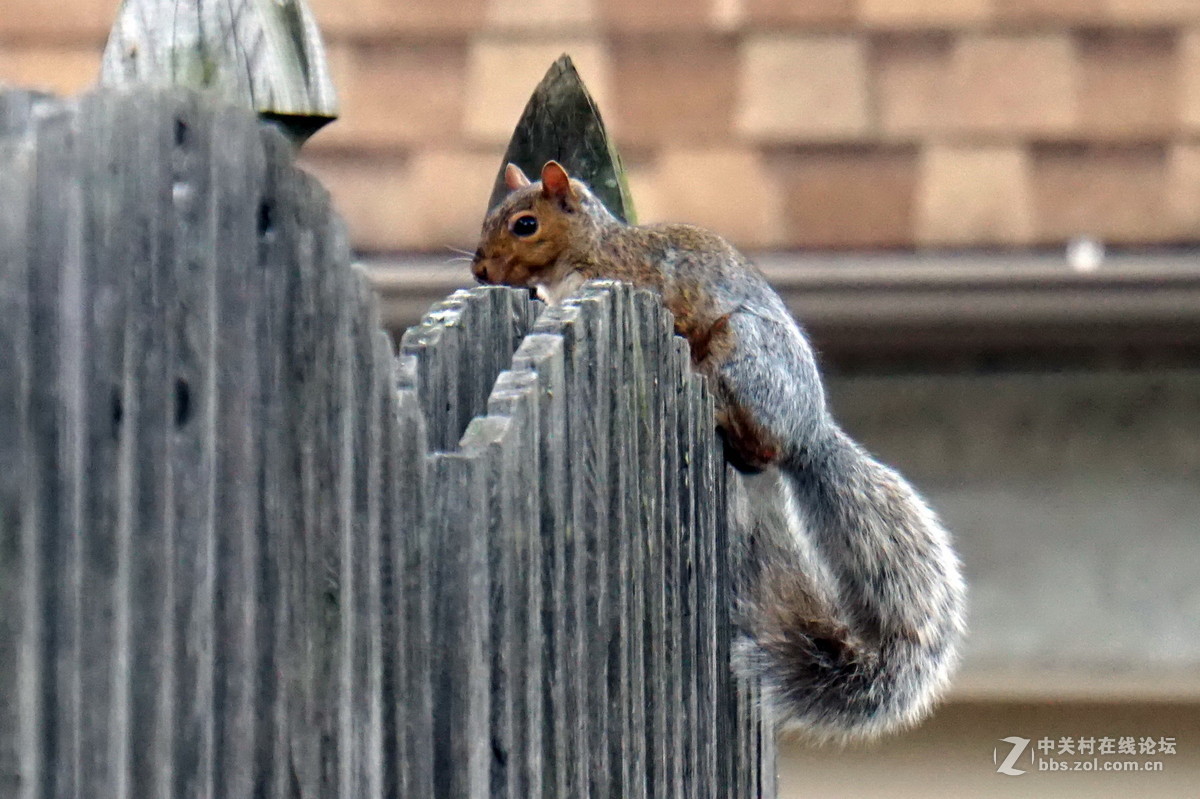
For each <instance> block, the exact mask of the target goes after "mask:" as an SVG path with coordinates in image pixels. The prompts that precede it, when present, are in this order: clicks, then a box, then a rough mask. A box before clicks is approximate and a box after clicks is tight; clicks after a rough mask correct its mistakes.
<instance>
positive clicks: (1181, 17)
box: [1107, 0, 1200, 24]
mask: <svg viewBox="0 0 1200 799" xmlns="http://www.w3.org/2000/svg"><path fill="white" fill-rule="evenodd" d="M1107 5H1108V13H1109V15H1110V16H1111V17H1112V19H1113V20H1115V21H1117V22H1146V23H1151V24H1159V23H1164V22H1195V21H1196V20H1200V3H1197V2H1196V0H1107Z"/></svg>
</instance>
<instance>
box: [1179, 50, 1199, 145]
mask: <svg viewBox="0 0 1200 799" xmlns="http://www.w3.org/2000/svg"><path fill="white" fill-rule="evenodd" d="M1178 47H1179V52H1178V58H1179V62H1178V63H1179V78H1178V80H1179V118H1180V122H1181V123H1182V124H1183V125H1184V126H1185V127H1187V128H1188V129H1189V130H1191V131H1193V132H1194V131H1197V130H1200V30H1193V31H1188V32H1187V33H1186V34H1184V35H1183V36H1182V37H1180V40H1179V45H1178Z"/></svg>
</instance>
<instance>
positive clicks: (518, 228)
mask: <svg viewBox="0 0 1200 799" xmlns="http://www.w3.org/2000/svg"><path fill="white" fill-rule="evenodd" d="M509 229H510V230H512V232H513V235H514V236H520V237H521V238H525V237H526V236H532V235H533V234H534V233H537V229H538V221H537V217H536V216H534V215H533V214H521V215H520V216H518V217H517V218H516V219H514V220H513V221H512V223H511V224H510V225H509Z"/></svg>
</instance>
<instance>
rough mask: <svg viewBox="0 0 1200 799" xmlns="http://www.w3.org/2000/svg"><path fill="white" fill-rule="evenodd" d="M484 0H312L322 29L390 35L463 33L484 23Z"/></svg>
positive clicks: (343, 33)
mask: <svg viewBox="0 0 1200 799" xmlns="http://www.w3.org/2000/svg"><path fill="white" fill-rule="evenodd" d="M484 3H485V0H453V2H447V0H310V3H309V5H310V7H311V8H312V11H313V14H314V16H316V19H317V24H318V25H320V27H321V30H322V31H323V32H324V33H325V34H326V35H327V36H328V37H329V38H330V39H331V40H335V41H336V40H337V39H338V38H341V37H344V36H353V37H366V38H387V37H391V36H395V35H396V34H401V35H403V34H417V35H431V34H455V33H458V34H461V33H470V32H474V31H477V30H479V29H480V28H481V27H483V23H484V18H485V15H484V10H485V9H484Z"/></svg>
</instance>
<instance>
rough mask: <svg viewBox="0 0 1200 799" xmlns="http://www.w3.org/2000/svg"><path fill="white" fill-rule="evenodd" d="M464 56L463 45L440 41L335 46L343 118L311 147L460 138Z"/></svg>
mask: <svg viewBox="0 0 1200 799" xmlns="http://www.w3.org/2000/svg"><path fill="white" fill-rule="evenodd" d="M466 58H467V54H466V47H465V45H461V44H457V43H445V42H438V41H433V42H408V43H406V44H405V45H404V46H402V47H396V46H389V45H382V44H364V45H358V46H350V45H341V44H334V45H332V46H331V47H330V49H329V63H330V70H331V72H332V74H333V81H334V85H335V86H337V88H338V96H339V99H340V101H341V117H340V118H339V119H338V120H337V122H335V123H334V124H332V125H330V126H329V127H328V128H327V129H326V130H324V131H322V132H321V134H320V135H318V136H317V137H316V138H314V139H313V143H312V146H313V147H318V148H319V147H326V146H361V147H370V148H379V147H395V146H412V145H419V144H422V143H425V142H429V141H438V142H443V143H445V142H446V141H447V140H450V141H453V140H454V139H456V138H459V137H460V136H461V130H462V114H463V105H464V101H465V94H466V90H465V82H466Z"/></svg>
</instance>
